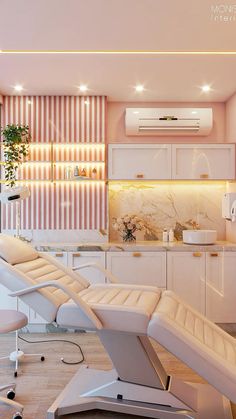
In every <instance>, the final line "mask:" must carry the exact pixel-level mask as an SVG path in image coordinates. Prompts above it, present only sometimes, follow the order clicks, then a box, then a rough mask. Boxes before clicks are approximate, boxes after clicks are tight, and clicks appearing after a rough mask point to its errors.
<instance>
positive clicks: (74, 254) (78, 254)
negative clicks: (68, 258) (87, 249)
mask: <svg viewBox="0 0 236 419" xmlns="http://www.w3.org/2000/svg"><path fill="white" fill-rule="evenodd" d="M73 256H81V254H80V253H79V252H77V253H73Z"/></svg>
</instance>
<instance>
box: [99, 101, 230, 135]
mask: <svg viewBox="0 0 236 419" xmlns="http://www.w3.org/2000/svg"><path fill="white" fill-rule="evenodd" d="M235 105H236V101H235ZM128 107H139V108H141V107H153V108H158V107H166V108H171V107H173V108H174V107H195V108H196V107H199V108H202V107H203V108H204V107H211V108H212V109H213V118H214V124H213V129H212V132H211V134H210V135H209V136H207V137H193V136H192V137H166V136H164V137H161V136H158V137H150V136H149V137H148V136H147V137H143V136H142V137H127V136H126V135H125V122H124V120H125V108H128ZM107 141H108V143H116V142H121V143H122V142H129V143H130V142H136V143H138V142H139V143H142V142H150V143H163V142H193V143H194V142H197V143H200V142H214V143H222V142H224V141H225V104H224V103H221V102H215V103H202V102H201V103H190V102H188V103H176V102H173V103H172V102H168V103H163V102H161V103H160V102H152V103H147V102H109V103H108V108H107Z"/></svg>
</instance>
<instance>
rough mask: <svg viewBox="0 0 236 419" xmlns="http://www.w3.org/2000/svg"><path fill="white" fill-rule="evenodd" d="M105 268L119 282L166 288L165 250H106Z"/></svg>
mask: <svg viewBox="0 0 236 419" xmlns="http://www.w3.org/2000/svg"><path fill="white" fill-rule="evenodd" d="M107 268H108V269H109V270H110V271H111V272H112V273H113V275H115V276H116V277H117V278H118V280H119V282H120V283H125V284H139V285H154V286H156V287H160V288H166V252H133V253H132V252H124V253H123V252H107Z"/></svg>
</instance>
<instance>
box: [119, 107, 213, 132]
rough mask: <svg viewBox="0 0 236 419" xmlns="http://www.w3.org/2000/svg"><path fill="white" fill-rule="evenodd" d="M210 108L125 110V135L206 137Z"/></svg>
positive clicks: (209, 130) (209, 127) (208, 130)
mask: <svg viewBox="0 0 236 419" xmlns="http://www.w3.org/2000/svg"><path fill="white" fill-rule="evenodd" d="M212 125H213V118H212V109H211V108H126V114H125V127H126V135H146V136H148V135H169V136H172V135H181V136H183V135H189V136H191V135H195V136H197V135H208V134H209V133H210V132H211V129H212Z"/></svg>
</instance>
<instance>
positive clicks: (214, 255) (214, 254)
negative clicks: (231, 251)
mask: <svg viewBox="0 0 236 419" xmlns="http://www.w3.org/2000/svg"><path fill="white" fill-rule="evenodd" d="M210 255H211V257H213V258H215V257H217V256H219V254H218V253H210Z"/></svg>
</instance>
